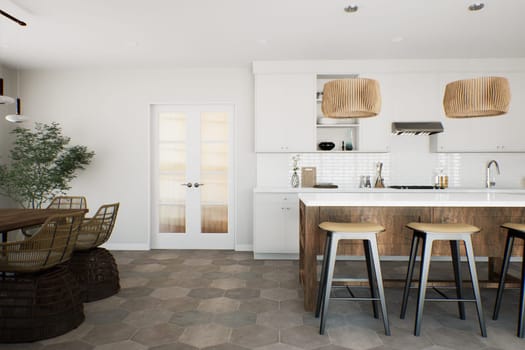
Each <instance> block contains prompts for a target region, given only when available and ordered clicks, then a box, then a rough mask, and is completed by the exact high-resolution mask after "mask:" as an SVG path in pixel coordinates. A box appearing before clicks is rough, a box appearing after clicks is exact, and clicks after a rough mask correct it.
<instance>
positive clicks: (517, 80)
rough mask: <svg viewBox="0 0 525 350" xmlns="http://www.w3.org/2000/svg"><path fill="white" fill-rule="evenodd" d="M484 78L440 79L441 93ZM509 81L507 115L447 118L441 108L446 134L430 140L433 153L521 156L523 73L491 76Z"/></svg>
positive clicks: (524, 104) (523, 148) (524, 147)
mask: <svg viewBox="0 0 525 350" xmlns="http://www.w3.org/2000/svg"><path fill="white" fill-rule="evenodd" d="M482 75H487V74H486V73H485V74H469V75H468V76H466V75H465V74H463V75H458V74H454V75H452V74H447V75H443V76H442V79H441V87H442V92H443V93H444V91H445V86H446V84H447V83H449V82H452V81H455V80H460V79H469V78H474V77H478V76H482ZM490 75H496V76H504V77H507V78H508V79H509V84H510V89H511V94H512V99H511V102H510V108H509V112H508V113H507V114H504V115H501V116H494V117H479V118H447V117H446V116H445V112H444V111H443V108H442V107H441V122H442V123H443V127H444V129H445V131H444V132H443V133H440V134H436V135H432V136H431V137H430V150H431V151H432V152H523V151H525V138H524V137H523V114H524V113H525V101H524V100H523V99H520V98H519V96H523V95H524V94H525V74H524V73H501V74H498V73H491V74H490Z"/></svg>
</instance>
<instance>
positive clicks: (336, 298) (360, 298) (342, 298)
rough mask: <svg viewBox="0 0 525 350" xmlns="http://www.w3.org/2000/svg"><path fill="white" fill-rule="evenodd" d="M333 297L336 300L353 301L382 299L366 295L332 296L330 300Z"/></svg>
mask: <svg viewBox="0 0 525 350" xmlns="http://www.w3.org/2000/svg"><path fill="white" fill-rule="evenodd" d="M332 299H335V300H352V301H371V300H381V299H379V298H372V297H370V298H366V297H358V298H353V297H330V300H332Z"/></svg>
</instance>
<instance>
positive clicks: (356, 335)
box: [327, 326, 383, 350]
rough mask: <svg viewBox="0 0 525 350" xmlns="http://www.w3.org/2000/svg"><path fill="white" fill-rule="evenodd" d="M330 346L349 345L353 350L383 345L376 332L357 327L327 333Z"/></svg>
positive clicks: (342, 328) (336, 329) (364, 349)
mask: <svg viewBox="0 0 525 350" xmlns="http://www.w3.org/2000/svg"><path fill="white" fill-rule="evenodd" d="M327 333H328V336H329V337H330V340H331V341H332V344H335V345H339V346H347V345H349V344H351V346H352V348H353V349H355V350H366V349H373V348H376V347H379V346H381V345H383V341H382V340H381V339H380V338H379V336H378V335H377V333H376V332H374V331H372V330H369V329H366V328H359V327H351V326H348V327H341V328H335V329H329V330H328V331H327Z"/></svg>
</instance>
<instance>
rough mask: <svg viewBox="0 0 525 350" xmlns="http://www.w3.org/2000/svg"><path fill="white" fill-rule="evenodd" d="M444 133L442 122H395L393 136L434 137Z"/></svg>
mask: <svg viewBox="0 0 525 350" xmlns="http://www.w3.org/2000/svg"><path fill="white" fill-rule="evenodd" d="M440 132H443V124H441V122H393V123H392V134H393V135H433V134H437V133H440Z"/></svg>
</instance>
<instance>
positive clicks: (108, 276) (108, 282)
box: [69, 248, 120, 302]
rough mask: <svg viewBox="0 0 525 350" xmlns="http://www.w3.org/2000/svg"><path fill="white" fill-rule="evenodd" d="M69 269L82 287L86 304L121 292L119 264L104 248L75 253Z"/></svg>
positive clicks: (82, 294) (82, 295)
mask: <svg viewBox="0 0 525 350" xmlns="http://www.w3.org/2000/svg"><path fill="white" fill-rule="evenodd" d="M69 268H70V270H71V272H72V274H73V275H74V276H75V278H76V279H77V281H78V284H79V285H80V290H81V297H82V300H83V301H84V302H90V301H95V300H100V299H104V298H107V297H110V296H112V295H114V294H117V293H118V292H119V290H120V282H119V281H120V280H119V274H118V267H117V263H116V262H115V258H113V255H111V253H110V252H109V251H108V250H106V249H104V248H94V249H89V250H77V251H75V252H74V253H73V255H72V257H71V260H70V264H69Z"/></svg>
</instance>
